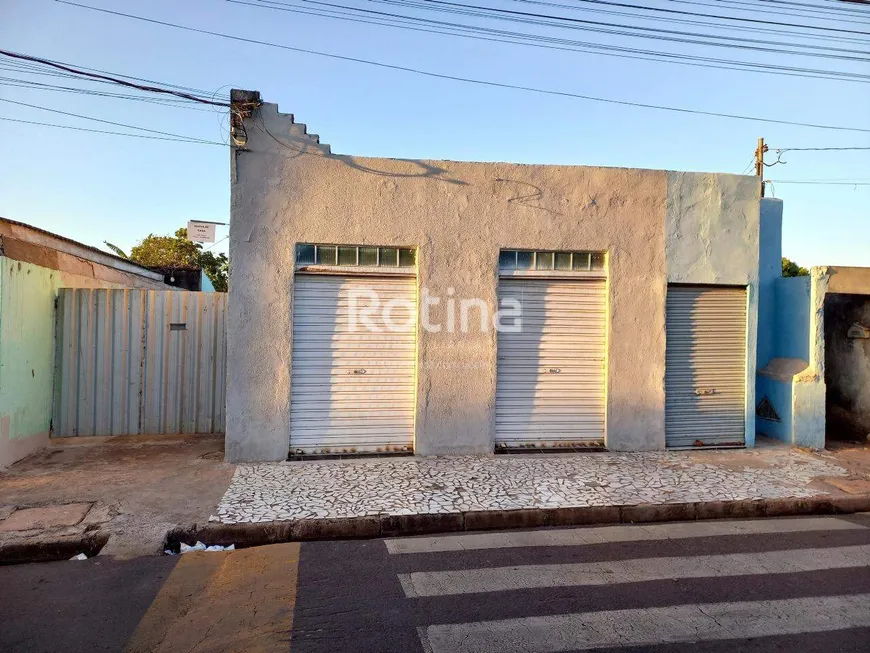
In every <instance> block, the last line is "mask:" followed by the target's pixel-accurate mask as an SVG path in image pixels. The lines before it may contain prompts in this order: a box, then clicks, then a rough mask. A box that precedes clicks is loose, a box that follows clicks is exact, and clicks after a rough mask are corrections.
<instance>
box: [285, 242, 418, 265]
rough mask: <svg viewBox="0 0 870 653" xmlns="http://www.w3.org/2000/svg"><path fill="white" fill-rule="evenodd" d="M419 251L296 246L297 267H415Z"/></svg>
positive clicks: (360, 247)
mask: <svg viewBox="0 0 870 653" xmlns="http://www.w3.org/2000/svg"><path fill="white" fill-rule="evenodd" d="M416 264H417V250H415V249H411V248H409V247H406V248H400V247H389V246H387V247H372V246H367V245H366V246H363V245H320V244H311V243H299V244H298V245H296V265H298V266H304V265H341V266H343V267H349V266H366V267H382V268H399V267H414V266H415V265H416Z"/></svg>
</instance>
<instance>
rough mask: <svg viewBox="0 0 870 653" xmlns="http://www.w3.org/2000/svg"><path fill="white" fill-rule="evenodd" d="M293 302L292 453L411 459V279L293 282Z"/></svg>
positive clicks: (326, 277) (308, 277) (305, 278)
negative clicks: (402, 455)
mask: <svg viewBox="0 0 870 653" xmlns="http://www.w3.org/2000/svg"><path fill="white" fill-rule="evenodd" d="M293 294H294V297H293V359H292V374H291V380H290V450H291V453H302V454H311V453H317V454H340V453H363V452H396V451H411V450H412V449H413V446H414V405H415V402H414V398H415V369H416V353H417V302H416V299H417V284H416V279H415V278H414V277H410V276H398V275H391V276H384V277H375V276H350V275H334V274H320V275H318V274H297V276H296V282H295V284H294V290H293ZM374 296H376V298H377V299H376V300H372V299H371V297H374ZM371 301H375V302H376V304H374V305H377V306H381V307H384V308H383V310H377V311H374V310H372V311H369V310H367V308H371V306H372V305H370V304H369V302H371ZM388 306H393V307H394V308H393V309H390V310H388V309H387V308H386V307H388ZM355 307H356V308H355ZM354 311H358V314H356V313H354ZM357 317H359V318H360V320H359V323H356V322H355V320H356V319H357Z"/></svg>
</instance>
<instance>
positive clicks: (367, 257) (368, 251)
mask: <svg viewBox="0 0 870 653" xmlns="http://www.w3.org/2000/svg"><path fill="white" fill-rule="evenodd" d="M359 264H360V265H377V264H378V248H377V247H360V248H359Z"/></svg>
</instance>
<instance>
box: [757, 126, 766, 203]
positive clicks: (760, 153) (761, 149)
mask: <svg viewBox="0 0 870 653" xmlns="http://www.w3.org/2000/svg"><path fill="white" fill-rule="evenodd" d="M765 152H767V145H765V144H764V139H763V138H759V139H758V147H756V148H755V176H756V177H758V180H759V181H760V182H761V196H762V197H764V153H765Z"/></svg>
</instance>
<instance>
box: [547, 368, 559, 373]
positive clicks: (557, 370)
mask: <svg viewBox="0 0 870 653" xmlns="http://www.w3.org/2000/svg"><path fill="white" fill-rule="evenodd" d="M547 373H548V374H561V373H562V369H561V368H559V367H551V368H550V369H548V370H547Z"/></svg>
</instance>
